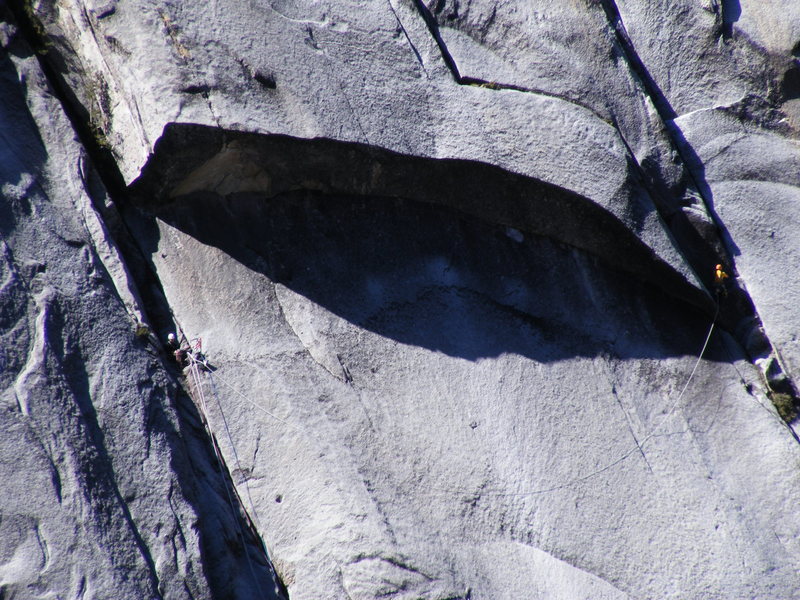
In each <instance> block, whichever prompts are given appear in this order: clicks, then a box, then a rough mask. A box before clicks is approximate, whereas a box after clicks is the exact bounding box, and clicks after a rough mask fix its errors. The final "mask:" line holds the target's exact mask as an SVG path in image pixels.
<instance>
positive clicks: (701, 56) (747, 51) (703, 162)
mask: <svg viewBox="0 0 800 600" xmlns="http://www.w3.org/2000/svg"><path fill="white" fill-rule="evenodd" d="M619 6H620V13H621V15H622V18H623V20H624V22H625V25H626V29H627V31H628V33H629V34H630V36H631V39H632V41H633V43H634V44H635V47H636V49H637V52H638V54H639V55H640V57H641V59H642V61H643V62H644V63H645V64H646V65H647V68H648V71H649V74H650V75H651V76H652V78H653V80H654V81H655V84H656V85H657V86H658V88H659V89H660V90H661V91H662V92H663V97H664V104H665V105H666V106H668V107H669V110H671V111H672V113H671V114H669V115H668V116H669V119H670V123H671V126H672V127H673V130H674V131H675V132H677V135H678V137H679V139H680V142H681V143H680V146H681V149H682V153H683V155H684V157H685V159H686V160H687V162H688V164H689V165H690V166H691V168H692V171H693V172H694V177H695V180H696V181H697V182H698V187H699V191H700V192H701V193H702V195H703V196H704V198H705V201H706V204H707V205H708V206H710V207H711V209H712V210H713V212H714V213H715V216H716V217H717V219H718V222H719V223H720V225H721V226H722V227H723V229H724V230H725V237H726V242H727V246H728V250H729V252H730V254H731V261H732V263H733V265H732V266H733V268H735V269H736V274H737V275H738V276H739V278H740V282H741V285H743V286H744V287H745V288H746V289H747V291H748V293H749V294H750V297H751V298H752V300H753V302H754V304H755V306H756V309H757V310H758V313H759V315H760V316H761V319H762V321H763V325H764V329H765V330H766V332H767V335H768V337H769V339H770V340H771V342H772V344H773V346H774V349H775V351H776V353H775V354H774V356H775V358H777V359H778V361H779V362H780V363H781V366H782V370H783V371H786V372H788V373H789V374H790V375H792V376H793V377H794V378H797V377H798V375H800V370H799V369H800V349H799V347H798V344H800V342H798V338H797V323H800V308H798V307H800V305H799V304H798V303H797V302H796V301H795V298H797V294H798V291H799V290H798V282H799V281H800V278H798V277H794V276H793V275H791V274H790V273H789V272H788V271H787V270H786V267H787V266H789V265H792V264H798V260H800V235H798V233H797V231H798V228H797V225H798V220H799V219H800V216H799V215H800V213H798V202H797V198H798V185H800V170H799V169H798V164H799V163H800V145H798V143H797V133H798V131H800V127H798V123H799V121H798V119H797V106H798V104H797V103H798V102H800V100H798V99H799V98H800V7H798V6H797V5H794V4H792V5H787V6H783V5H781V6H780V7H777V6H773V5H771V4H764V3H756V2H739V1H738V0H737V1H726V2H712V3H709V4H707V5H705V6H703V5H700V4H698V3H694V2H654V3H646V4H645V3H633V2H626V1H622V2H620V3H619ZM665 26H666V27H671V28H674V29H676V30H680V31H681V32H682V35H681V36H676V37H672V36H671V37H670V38H669V40H666V39H665V38H664V37H662V36H658V35H656V32H657V31H660V30H662V29H663V28H664V27H665ZM667 44H669V45H670V47H671V48H672V49H673V50H672V51H671V52H665V50H664V48H665V45H667Z"/></svg>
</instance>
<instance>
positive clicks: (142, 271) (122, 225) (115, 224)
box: [0, 3, 288, 598]
mask: <svg viewBox="0 0 800 600" xmlns="http://www.w3.org/2000/svg"><path fill="white" fill-rule="evenodd" d="M8 10H9V11H10V12H11V15H13V22H14V23H15V24H16V26H17V27H19V30H20V32H21V33H22V35H23V37H24V38H25V39H26V41H28V43H29V44H30V45H31V46H32V47H34V48H42V49H43V50H42V52H39V53H37V54H36V58H37V62H38V64H39V67H40V68H41V71H42V73H43V74H44V77H45V79H46V81H47V83H48V85H49V86H50V88H51V90H52V93H53V95H54V96H55V97H56V98H57V99H58V101H59V104H60V107H61V109H62V110H63V111H64V114H65V115H66V117H67V119H68V121H69V123H70V124H71V125H72V128H73V130H74V132H75V133H76V135H77V137H78V139H79V141H80V143H81V144H82V146H83V148H85V150H86V152H87V153H88V157H89V160H84V157H81V160H80V163H79V164H78V165H77V174H78V176H79V179H80V180H81V182H82V184H83V186H84V190H85V192H86V194H87V195H88V197H89V199H90V200H91V202H92V203H93V205H94V208H95V210H96V211H97V215H98V218H99V222H98V225H99V227H100V231H97V230H94V229H93V227H91V226H89V225H88V224H87V230H89V233H90V235H91V236H99V239H96V240H95V241H96V242H100V243H101V244H102V246H103V247H104V248H102V249H98V251H101V250H104V251H110V252H116V251H117V248H118V249H119V252H120V253H121V254H120V256H119V258H120V260H121V261H122V263H123V265H124V267H126V268H125V269H124V272H123V273H122V274H118V275H117V277H116V278H114V283H115V285H117V287H118V288H119V286H120V282H121V279H120V278H122V279H131V280H132V281H133V282H134V283H135V284H136V285H138V290H139V292H140V293H141V300H142V305H141V306H142V310H143V312H142V313H138V312H137V311H136V310H135V307H134V306H126V309H127V310H129V311H132V313H131V314H132V316H135V317H143V318H144V320H149V321H150V322H151V323H153V324H154V325H155V326H156V328H157V330H158V331H169V330H172V329H173V327H174V321H173V315H172V311H171V309H170V307H169V305H168V304H167V301H166V296H165V295H164V293H163V289H162V288H161V284H160V281H159V279H158V276H157V274H156V273H155V271H154V269H153V267H152V264H151V262H150V261H149V259H148V258H147V257H145V256H144V255H143V254H142V252H141V249H140V247H139V246H138V244H137V243H136V242H135V241H134V239H133V237H132V234H131V232H130V230H129V229H128V225H127V222H126V220H125V218H124V216H123V215H122V214H121V213H122V212H123V211H121V212H120V213H118V212H117V208H121V209H123V210H124V206H125V204H126V202H125V198H126V196H127V189H126V186H125V184H124V181H123V177H122V175H121V173H120V171H119V169H118V168H117V163H116V158H115V156H114V155H113V153H112V152H111V150H110V148H109V147H108V145H107V144H106V143H104V140H103V139H102V138H101V137H99V136H98V132H97V131H95V130H93V126H92V123H91V118H90V115H88V114H87V112H86V110H85V109H84V108H83V106H82V105H81V103H80V102H79V101H78V100H77V98H76V96H75V93H74V91H73V90H72V89H71V88H70V86H69V85H68V83H67V82H66V80H65V78H64V75H63V73H62V72H61V71H60V70H59V66H58V58H57V57H54V56H52V55H51V54H52V53H50V52H47V50H48V49H49V47H50V42H49V40H47V39H46V38H45V37H44V35H45V34H44V30H43V28H42V27H41V25H40V24H38V26H37V23H35V22H33V20H32V19H34V15H33V12H32V11H28V10H22V9H21V8H20V6H19V5H17V4H16V3H10V4H9V5H8ZM0 16H2V17H5V16H6V15H2V14H0ZM84 17H85V18H86V19H87V21H89V22H90V23H91V19H90V18H89V16H88V15H87V14H86V13H85V10H84ZM168 25H169V21H168V19H166V20H165V26H167V27H168ZM168 29H169V27H168ZM186 58H187V57H184V59H186ZM204 97H205V98H206V100H207V101H208V103H209V109H210V110H211V112H212V115H213V114H214V111H213V108H212V106H211V102H210V99H209V98H208V95H207V93H205V92H204ZM214 117H215V120H217V119H216V115H214ZM95 175H96V176H97V177H99V179H100V181H101V182H102V183H101V184H100V185H99V186H93V185H92V183H91V181H90V180H91V178H92V177H93V176H95ZM99 187H102V188H104V189H105V190H106V191H107V193H108V196H109V198H105V197H103V198H99V197H98V195H97V193H96V191H97V190H96V189H93V188H99ZM107 199H108V200H110V202H108V203H106V200H107ZM86 217H87V215H85V214H84V215H83V219H84V221H85V219H86ZM106 236H108V239H103V238H105V237H106ZM128 269H129V271H128ZM119 292H120V293H121V298H125V297H126V296H128V294H127V293H126V291H125V290H122V289H120V290H119ZM131 294H132V296H130V298H131V299H133V300H134V301H136V300H138V298H137V297H136V291H135V289H133V290H132V291H131ZM39 301H41V302H42V303H44V304H43V306H42V307H41V311H40V314H39V316H37V319H36V326H37V337H36V340H35V343H34V347H33V349H32V350H31V355H29V357H28V363H27V365H26V368H25V369H24V370H23V372H22V373H21V374H20V376H19V377H18V378H17V381H16V382H15V385H14V387H15V391H16V396H17V402H18V404H19V406H20V409H21V411H22V412H23V413H24V414H25V413H27V410H28V408H27V400H26V397H25V393H24V391H23V390H22V387H23V385H22V383H21V382H24V379H25V378H26V377H27V373H29V372H31V371H32V370H33V369H35V368H36V367H37V366H38V364H33V363H32V362H31V361H34V362H36V361H41V360H44V359H42V358H41V356H44V353H45V352H47V348H46V347H43V346H42V345H43V344H45V345H46V343H47V340H46V339H45V338H46V337H47V332H46V328H47V326H48V321H49V320H50V318H49V316H48V314H49V313H48V311H49V307H50V302H49V300H48V299H47V298H46V297H42V298H37V302H39ZM123 302H124V300H123ZM124 303H125V302H124ZM125 304H126V305H127V304H129V303H125ZM37 352H38V353H39V354H40V355H41V356H39V358H37ZM67 359H70V360H73V359H74V357H67ZM72 371H74V369H71V370H70V372H72ZM68 383H69V386H70V388H71V389H72V388H74V389H72V391H73V393H74V395H75V397H76V398H84V399H87V401H88V398H89V391H88V389H85V388H86V385H88V383H87V382H85V381H78V382H76V381H74V380H73V379H72V378H70V379H69V381H68ZM182 383H184V384H185V382H182ZM76 385H77V386H79V387H77V388H76V387H75V386H76ZM179 395H180V394H179ZM175 407H176V410H177V412H178V415H179V419H180V420H182V421H188V422H192V421H196V420H197V419H196V418H194V417H193V416H192V415H191V414H190V413H191V410H194V409H195V407H194V406H192V407H191V410H187V407H186V406H182V405H181V403H180V402H176V405H175ZM80 408H81V413H82V418H83V421H85V426H86V427H87V429H88V431H87V435H89V436H90V437H91V438H92V442H93V444H94V447H95V448H96V449H97V451H98V452H99V453H100V455H101V456H106V457H107V456H108V450H107V449H106V448H105V444H104V441H103V436H104V434H103V431H102V428H101V426H100V424H99V423H98V421H97V418H96V415H95V414H94V408H93V407H92V406H91V405H88V408H87V407H80ZM201 431H202V430H198V429H197V428H196V427H195V428H193V432H192V434H191V435H192V436H194V437H197V438H200V439H199V440H198V441H199V445H200V446H201V447H202V448H201V449H197V450H196V451H197V452H198V457H200V456H203V457H204V458H206V459H208V458H209V457H208V454H207V451H208V448H209V446H210V447H213V446H214V445H215V444H216V441H215V440H214V439H213V438H211V437H210V436H205V439H203V435H204V434H203V433H201ZM181 434H182V435H186V431H183V432H181ZM148 443H149V441H148ZM193 443H195V442H194V441H193ZM197 462H198V464H197V465H193V466H194V467H195V468H196V467H197V466H199V463H200V462H201V461H197ZM204 466H205V465H204ZM204 466H203V467H200V469H203V468H204ZM108 468H109V469H110V466H109V467H108ZM176 471H177V472H179V471H180V468H178V469H176ZM197 475H198V471H195V473H194V476H195V477H197ZM208 475H209V474H208V473H204V476H206V477H208ZM180 479H181V477H180V473H179V480H180ZM105 483H106V484H107V485H110V486H111V489H112V491H111V494H112V495H113V496H114V498H115V499H116V500H117V505H118V506H119V509H120V510H121V511H122V514H123V519H124V521H125V523H126V524H127V525H128V527H129V529H130V532H131V535H132V536H133V538H134V540H135V543H136V546H137V548H138V550H139V551H140V553H141V555H142V557H143V559H144V560H145V562H146V564H147V568H148V571H149V574H150V577H151V581H152V587H153V592H152V594H153V596H154V597H161V585H160V581H159V574H158V568H157V565H156V562H155V560H154V559H153V556H152V555H151V553H150V548H149V547H148V546H147V543H146V542H145V540H144V539H143V537H142V535H141V533H140V531H139V527H138V525H137V523H136V521H135V519H134V517H133V515H132V514H131V512H130V508H129V507H128V505H127V503H126V502H125V499H124V498H123V495H122V493H121V492H120V490H119V489H118V487H117V485H116V482H115V481H114V474H113V471H112V472H110V473H109V474H108V477H107V481H106V482H105ZM182 484H183V485H191V486H198V483H197V482H196V481H193V482H191V483H189V482H188V481H186V480H183V481H182ZM205 485H208V484H205ZM215 485H220V486H223V487H225V488H226V489H233V490H234V493H235V486H234V485H233V483H232V476H231V473H230V471H229V470H228V469H227V466H226V465H225V464H224V463H223V464H222V471H221V472H219V481H218V482H214V483H212V484H211V486H210V487H212V488H213V487H214V486H215ZM198 487H200V486H198ZM236 500H237V503H234V505H232V506H231V507H230V508H231V510H232V511H233V515H232V517H233V520H234V521H236V522H237V523H236V525H237V526H238V527H240V528H243V529H244V531H246V532H247V533H248V535H247V537H248V539H247V540H243V543H244V544H245V546H244V547H243V548H242V552H243V553H245V554H246V555H247V554H249V553H250V552H251V551H253V553H254V555H255V558H256V559H257V560H258V561H259V562H260V563H263V565H265V567H266V568H267V569H268V571H269V573H270V576H271V578H272V580H273V582H274V584H275V596H276V597H278V598H281V597H283V598H287V597H288V595H287V592H286V588H285V586H284V585H283V584H282V582H281V581H280V579H279V578H277V576H276V574H275V571H274V568H273V566H272V563H271V561H270V558H269V556H268V553H267V551H266V547H265V545H264V543H263V540H262V538H261V534H260V533H259V532H258V531H257V529H256V527H255V525H254V523H253V521H252V519H251V517H250V515H249V513H248V512H247V509H246V508H245V506H244V504H243V503H242V501H241V498H239V497H238V494H237V495H236ZM198 512H199V513H201V514H202V513H203V512H204V510H203V509H199V510H198ZM210 524H211V522H210V521H209V522H208V523H207V524H204V525H202V526H201V527H200V533H201V546H202V550H201V552H202V551H205V552H208V553H210V554H215V553H217V554H222V551H221V549H220V548H217V547H215V546H218V545H219V544H222V543H224V540H221V539H215V540H212V539H211V538H212V537H214V536H215V533H213V532H212V531H211V530H210V529H208V530H207V531H204V529H206V528H207V525H210ZM217 533H219V532H217ZM226 562H227V561H222V562H221V563H220V564H221V565H224V564H225V563H226ZM203 567H204V568H205V569H207V573H206V575H207V577H208V579H209V584H210V586H211V588H212V589H214V587H215V586H217V585H219V583H221V582H222V581H224V580H225V579H226V578H230V577H235V576H233V575H231V574H230V573H221V572H220V573H215V572H214V571H215V569H217V570H218V569H219V568H220V567H219V566H217V565H212V564H204V565H203ZM252 577H253V578H254V580H253V582H252V583H253V584H255V585H257V586H258V585H259V583H258V577H259V574H258V573H255V572H252ZM215 581H216V582H217V583H215ZM186 591H187V592H188V593H190V594H191V592H189V588H188V587H187V588H186ZM217 592H219V593H220V594H223V593H224V592H223V590H222V588H220V589H218V590H217ZM0 595H2V594H0Z"/></svg>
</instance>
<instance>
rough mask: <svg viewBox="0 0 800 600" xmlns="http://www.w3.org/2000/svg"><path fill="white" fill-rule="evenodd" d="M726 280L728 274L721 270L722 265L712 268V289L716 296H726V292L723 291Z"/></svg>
mask: <svg viewBox="0 0 800 600" xmlns="http://www.w3.org/2000/svg"><path fill="white" fill-rule="evenodd" d="M727 278H728V274H727V273H726V272H725V271H724V270H723V268H722V265H717V266H716V267H714V289H715V290H716V292H717V296H719V295H720V294H722V295H723V296H727V295H728V290H726V289H725V280H726V279H727Z"/></svg>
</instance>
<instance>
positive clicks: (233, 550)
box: [0, 15, 274, 599]
mask: <svg viewBox="0 0 800 600" xmlns="http://www.w3.org/2000/svg"><path fill="white" fill-rule="evenodd" d="M3 16H5V15H3ZM0 28H1V29H0V36H1V37H2V50H0V130H1V131H2V136H0V140H2V141H0V406H1V407H2V409H1V410H0V430H2V432H3V433H2V435H0V480H1V481H2V482H3V485H2V486H1V487H0V596H2V597H3V598H9V599H11V598H14V599H25V598H200V597H210V596H212V595H213V596H215V597H220V598H223V597H237V598H239V597H242V598H255V597H259V598H263V597H266V596H268V595H269V594H270V593H271V590H272V589H273V587H274V584H273V583H272V580H271V575H270V571H269V569H268V568H267V567H266V565H265V563H264V560H263V552H259V550H258V549H257V548H250V549H248V550H244V551H247V552H250V553H251V554H252V564H253V570H252V571H251V570H250V568H249V565H248V561H247V560H246V559H245V556H244V551H243V548H242V546H241V544H240V543H239V542H238V539H237V531H238V529H237V519H238V514H237V516H236V517H235V518H234V513H233V512H232V511H231V508H230V507H228V506H227V504H226V502H227V501H226V496H225V493H226V492H225V485H226V484H225V481H224V479H223V478H222V474H221V473H220V472H219V471H218V470H215V466H216V465H215V464H214V463H213V462H211V461H212V460H213V454H211V453H210V447H209V446H208V443H207V440H205V438H204V435H203V432H202V425H201V424H200V422H199V421H198V420H197V417H196V412H195V409H194V408H193V407H192V405H191V403H189V401H188V399H187V398H186V397H185V395H182V394H179V393H178V389H177V387H176V385H175V383H174V380H173V378H172V377H171V376H170V375H169V374H168V373H167V371H166V370H165V368H164V366H163V364H162V359H161V357H160V355H159V352H158V350H157V349H156V348H155V347H154V346H152V344H151V343H150V342H148V341H146V340H144V341H143V340H139V339H136V337H135V336H134V330H135V327H136V323H137V322H138V321H139V319H140V318H141V311H140V307H139V305H138V303H137V300H136V296H137V294H136V293H135V289H134V287H133V282H132V281H131V280H130V278H128V277H127V273H126V269H125V267H124V265H123V264H122V263H121V261H120V258H119V254H118V251H117V250H116V248H115V246H114V245H113V242H112V241H111V240H110V238H109V237H108V234H107V231H106V230H105V227H104V225H103V223H102V221H101V220H100V219H99V217H98V215H97V214H96V213H95V211H94V208H93V205H92V201H91V200H90V198H89V195H88V193H87V192H88V190H87V187H85V185H86V179H89V178H90V177H91V175H90V174H89V171H88V166H87V162H86V160H85V158H86V157H85V155H84V153H83V150H82V148H81V146H80V144H78V143H77V142H76V140H75V134H74V131H73V130H72V127H71V125H70V123H69V121H68V120H67V118H66V117H65V116H64V114H63V112H61V108H60V105H59V104H58V101H57V100H56V99H55V98H54V97H53V95H52V92H51V90H50V88H49V86H48V84H47V82H46V81H45V80H44V77H43V74H42V72H41V71H40V70H39V67H38V63H37V60H36V58H35V55H32V54H31V52H30V49H29V48H28V47H27V46H26V45H25V44H24V43H23V42H22V41H21V40H20V39H19V37H18V35H17V32H16V31H15V29H14V27H13V26H12V25H11V24H10V22H7V21H6V22H3V23H2V25H1V26H0ZM84 177H86V179H84ZM94 187H95V190H97V189H98V187H97V186H96V185H95V186H94ZM98 200H102V198H98ZM181 405H183V408H180V407H181ZM179 413H180V414H182V415H183V416H182V417H181V418H179ZM192 414H194V417H193V418H192ZM248 545H250V546H252V545H253V542H252V541H248ZM259 554H260V556H259ZM259 561H260V562H259ZM256 577H257V578H258V579H256ZM259 585H260V586H262V587H263V588H264V589H265V593H264V594H259V593H258V592H257V589H258V586H259Z"/></svg>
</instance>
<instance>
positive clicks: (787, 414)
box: [769, 392, 798, 423]
mask: <svg viewBox="0 0 800 600" xmlns="http://www.w3.org/2000/svg"><path fill="white" fill-rule="evenodd" d="M769 399H770V400H772V404H774V405H775V408H776V409H777V411H778V414H779V415H780V416H781V419H783V420H784V421H786V422H787V423H791V422H792V421H794V420H795V419H796V418H797V413H798V407H797V405H796V404H795V401H794V398H793V397H792V396H791V394H784V393H782V392H770V393H769Z"/></svg>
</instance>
